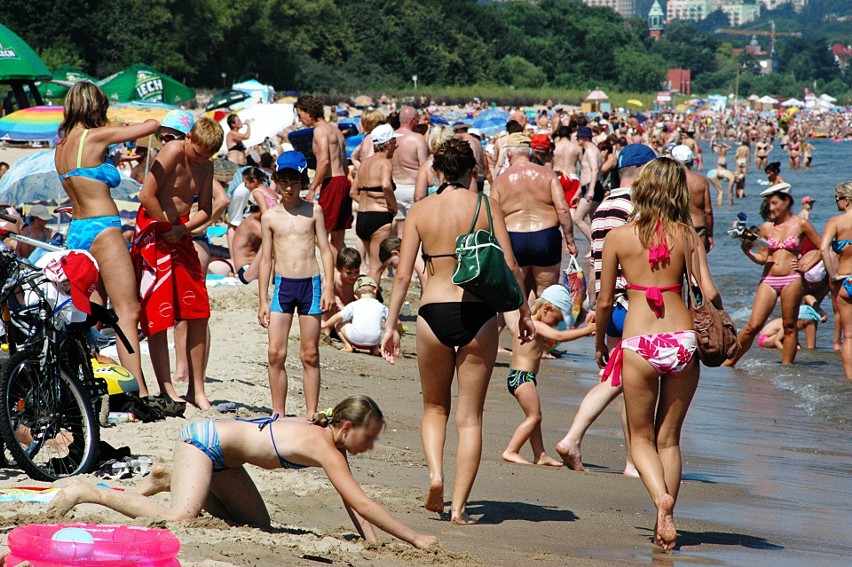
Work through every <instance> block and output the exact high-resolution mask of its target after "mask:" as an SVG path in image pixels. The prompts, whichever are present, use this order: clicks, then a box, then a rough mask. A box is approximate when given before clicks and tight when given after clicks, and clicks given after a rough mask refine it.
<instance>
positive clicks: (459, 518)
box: [450, 512, 476, 526]
mask: <svg viewBox="0 0 852 567" xmlns="http://www.w3.org/2000/svg"><path fill="white" fill-rule="evenodd" d="M450 523H451V524H453V525H456V526H473V525H475V524H476V520H474V519H473V518H471V517H470V516H468V515H467V514H466V513H465V512H461V513H458V514H457V513H455V512H454V513H453V516H452V518H450Z"/></svg>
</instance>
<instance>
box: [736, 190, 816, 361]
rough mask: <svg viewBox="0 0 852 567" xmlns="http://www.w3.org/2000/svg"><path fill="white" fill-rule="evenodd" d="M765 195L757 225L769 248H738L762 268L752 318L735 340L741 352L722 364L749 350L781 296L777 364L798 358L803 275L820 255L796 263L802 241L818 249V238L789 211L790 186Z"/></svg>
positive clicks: (768, 191)
mask: <svg viewBox="0 0 852 567" xmlns="http://www.w3.org/2000/svg"><path fill="white" fill-rule="evenodd" d="M760 196H761V197H764V205H763V207H762V208H763V209H765V210H767V211H768V213H769V215H768V216H769V221H767V222H765V223H763V225H762V226H761V227H760V237H761V238H763V239H764V240H766V242H768V243H769V247H768V248H761V249H760V250H759V251H758V252H755V251H753V250H752V246H751V244H750V243H748V242H743V245H742V250H743V252H744V253H745V255H746V256H747V257H748V259H749V260H751V261H752V262H754V263H755V264H759V265H761V266H763V276H761V278H760V283H759V284H758V285H757V291H756V292H755V294H754V307H752V311H751V319H750V320H749V322H748V324H747V325H746V326H745V327H744V328H743V330H742V331H740V334H739V337H737V340H738V341H739V343H740V345H742V349H741V350H740V352H739V354H738V355H737V356H735V357H734V358H732V359H730V360H728V361H727V362H725V366H734V365H736V363H737V361H738V360H739V359H741V358H742V357H743V355H745V353H746V352H747V351H748V349H750V348H751V344H752V342H754V339H755V337H757V336H758V334H759V333H760V330H761V329H762V328H763V326H764V325H765V324H766V321H767V320H768V319H769V316H770V315H772V310H773V309H775V304H776V303H777V302H778V298H779V297H780V298H781V319H782V320H783V322H784V341H783V342H784V348H783V350H782V351H781V364H791V363H792V362H793V361H794V360H795V359H796V347H797V345H798V328H797V326H796V325H797V323H798V317H799V306H800V305H801V303H802V293H803V289H804V288H803V282H802V274H804V273H806V272H807V271H808V270H810V269H811V268H813V267H814V266H815V265H816V264H818V263H819V261H820V257H819V255H817V254H812V255H811V257H810V258H809V259H808V261H807V262H803V263H799V254H800V245H801V242H802V238H807V239H808V240H810V241H811V243H812V244H813V245H814V246H813V247H814V248H817V249H818V248H819V246H820V236H819V234H818V233H817V231H816V230H815V229H814V227H813V225H812V224H811V223H810V221H807V220H805V219H803V218H802V217H800V216H797V215H796V214H794V213H793V197H792V195H790V184H789V183H776V184H775V185H773V186H771V187H770V188H769V189H766V190H765V191H763V192H762V193H761V194H760Z"/></svg>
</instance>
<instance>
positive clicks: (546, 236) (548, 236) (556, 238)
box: [509, 226, 562, 268]
mask: <svg viewBox="0 0 852 567" xmlns="http://www.w3.org/2000/svg"><path fill="white" fill-rule="evenodd" d="M509 241H510V242H511V243H512V252H513V253H514V254H515V260H517V262H518V265H519V266H521V267H522V268H524V267H526V266H537V267H540V268H546V267H548V266H552V265H554V264H559V263H560V262H562V233H561V232H560V231H559V227H558V226H552V227H550V228H545V229H544V230H536V231H534V232H510V233H509Z"/></svg>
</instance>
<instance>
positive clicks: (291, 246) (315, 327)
mask: <svg viewBox="0 0 852 567" xmlns="http://www.w3.org/2000/svg"><path fill="white" fill-rule="evenodd" d="M307 169H308V166H307V161H306V160H305V156H303V155H302V154H301V153H299V152H284V153H282V154H281V155H280V156H279V157H278V162H277V164H276V171H275V173H273V174H272V180H273V182H274V183H275V188H276V190H277V191H278V194H279V195H280V196H281V202H280V203H279V204H278V206H276V207H274V208H272V209H269V210H267V211H266V212H265V213H263V216H262V217H261V219H260V226H261V260H260V268H259V273H258V278H257V281H258V284H259V286H260V307H259V309H258V311H257V319H258V322H259V323H260V325H261V326H262V327H264V328H265V329H268V332H269V350H268V357H269V389H270V390H271V392H272V413H273V414H275V413H277V414H279V415H286V413H285V412H284V408H285V405H286V402H287V371H286V370H285V368H284V363H285V361H286V359H287V339H288V337H289V335H290V326H291V324H292V323H293V314H294V313H296V314H297V315H298V316H299V331H300V335H301V348H300V351H299V356H300V358H301V360H302V367H303V368H304V374H303V377H302V382H303V388H304V390H305V405H306V406H307V415H313V414H314V413H316V411H317V406H318V404H319V388H320V372H319V338H320V328H321V320H320V317H321V315H322V313H323V311H326V310H328V309H330V308H331V307H332V306H333V305H334V255H333V253H332V250H331V247H330V245H329V242H328V233H327V231H326V228H325V222H324V220H323V214H322V209H321V208H320V206H319V205H316V204H314V203H309V202H307V201H305V200H304V199H302V198H301V197H300V195H299V193H300V191H302V189H303V188H307V187H308V176H307ZM317 247H318V248H319V252H320V257H321V259H322V265H323V274H324V275H325V280H324V281H323V280H322V279H321V278H320V269H319V264H318V263H317V257H316V249H317ZM273 268H274V270H275V272H274V274H275V277H274V285H275V287H274V289H273V291H272V298H271V300H270V298H269V279H270V275H271V274H272V270H273Z"/></svg>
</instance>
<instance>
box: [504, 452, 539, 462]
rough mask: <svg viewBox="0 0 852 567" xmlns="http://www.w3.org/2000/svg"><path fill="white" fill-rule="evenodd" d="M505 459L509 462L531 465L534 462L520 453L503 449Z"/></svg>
mask: <svg viewBox="0 0 852 567" xmlns="http://www.w3.org/2000/svg"><path fill="white" fill-rule="evenodd" d="M503 460H504V461H506V462H508V463H515V464H516V465H531V464H532V463H531V462H529V461H528V460H526V459H525V458H523V457H522V456H521V455H520V453H513V452H512V451H509V450H508V449H506V450H505V451H503Z"/></svg>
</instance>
